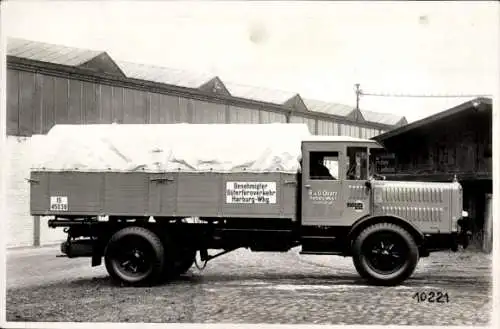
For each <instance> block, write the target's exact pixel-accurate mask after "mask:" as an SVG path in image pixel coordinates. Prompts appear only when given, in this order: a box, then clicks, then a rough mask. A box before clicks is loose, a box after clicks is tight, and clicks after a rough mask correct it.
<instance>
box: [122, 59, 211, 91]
mask: <svg viewBox="0 0 500 329" xmlns="http://www.w3.org/2000/svg"><path fill="white" fill-rule="evenodd" d="M116 63H117V64H118V66H119V67H120V68H121V70H122V71H123V72H124V73H125V75H126V76H127V77H129V78H133V79H139V80H147V81H154V82H159V83H164V84H167V85H174V86H179V87H187V88H199V87H201V86H202V85H204V84H205V83H207V82H209V81H210V80H212V79H213V78H214V77H213V76H212V75H209V74H204V73H193V72H187V71H184V70H177V69H171V68H166V67H161V66H155V65H145V64H137V63H131V62H125V61H116Z"/></svg>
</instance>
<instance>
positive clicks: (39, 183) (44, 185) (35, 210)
mask: <svg viewBox="0 0 500 329" xmlns="http://www.w3.org/2000/svg"><path fill="white" fill-rule="evenodd" d="M30 178H31V179H32V180H33V181H35V182H36V183H33V184H31V186H30V213H31V215H44V214H46V213H47V211H48V210H49V208H50V194H49V174H48V173H45V172H34V173H31V175H30Z"/></svg>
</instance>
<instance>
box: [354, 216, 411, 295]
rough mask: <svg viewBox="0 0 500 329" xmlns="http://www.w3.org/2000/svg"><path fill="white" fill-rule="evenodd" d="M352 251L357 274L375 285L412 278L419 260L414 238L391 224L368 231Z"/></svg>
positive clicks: (356, 242) (362, 234)
mask: <svg viewBox="0 0 500 329" xmlns="http://www.w3.org/2000/svg"><path fill="white" fill-rule="evenodd" d="M352 248H353V262H354V266H355V267H356V270H357V271H358V273H359V274H360V275H361V277H363V278H365V279H366V280H368V281H369V282H370V283H372V284H376V285H386V286H393V285H398V284H400V283H401V282H403V281H404V280H406V279H407V278H409V277H410V276H411V275H412V274H413V272H414V271H415V268H416V266H417V263H418V260H419V253H418V246H417V244H416V243H415V240H414V239H413V237H412V236H411V234H410V233H408V231H407V230H405V229H404V228H402V227H400V226H398V225H395V224H390V223H380V224H375V225H372V226H369V227H367V228H366V229H364V230H363V231H362V232H361V233H360V234H359V235H358V237H357V238H356V239H355V240H354V243H353V246H352Z"/></svg>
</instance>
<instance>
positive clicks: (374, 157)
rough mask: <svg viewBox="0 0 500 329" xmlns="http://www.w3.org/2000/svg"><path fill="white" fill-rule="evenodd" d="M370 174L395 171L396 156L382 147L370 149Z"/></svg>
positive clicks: (384, 173)
mask: <svg viewBox="0 0 500 329" xmlns="http://www.w3.org/2000/svg"><path fill="white" fill-rule="evenodd" d="M369 163H370V170H369V172H370V176H374V175H386V174H391V173H395V170H396V156H395V154H394V153H389V152H387V151H386V150H384V149H371V150H370V162H369Z"/></svg>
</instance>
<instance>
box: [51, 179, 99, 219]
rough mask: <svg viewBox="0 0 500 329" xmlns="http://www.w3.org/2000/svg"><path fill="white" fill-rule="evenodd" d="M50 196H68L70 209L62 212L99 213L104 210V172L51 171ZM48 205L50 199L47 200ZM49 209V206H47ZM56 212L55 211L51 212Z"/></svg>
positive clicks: (74, 213) (75, 213)
mask: <svg viewBox="0 0 500 329" xmlns="http://www.w3.org/2000/svg"><path fill="white" fill-rule="evenodd" d="M48 175H49V183H48V186H49V193H48V194H49V197H50V196H60V197H61V196H62V197H67V198H68V210H67V211H61V212H58V213H60V214H73V215H97V214H100V213H102V210H103V202H102V200H103V190H104V174H103V173H73V172H52V173H49V174H48ZM46 202H47V203H46V204H47V206H49V204H50V199H49V200H47V201H46ZM47 209H48V208H47ZM50 213H51V214H55V212H50Z"/></svg>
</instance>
